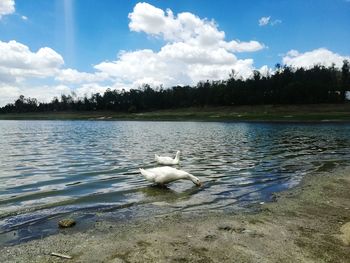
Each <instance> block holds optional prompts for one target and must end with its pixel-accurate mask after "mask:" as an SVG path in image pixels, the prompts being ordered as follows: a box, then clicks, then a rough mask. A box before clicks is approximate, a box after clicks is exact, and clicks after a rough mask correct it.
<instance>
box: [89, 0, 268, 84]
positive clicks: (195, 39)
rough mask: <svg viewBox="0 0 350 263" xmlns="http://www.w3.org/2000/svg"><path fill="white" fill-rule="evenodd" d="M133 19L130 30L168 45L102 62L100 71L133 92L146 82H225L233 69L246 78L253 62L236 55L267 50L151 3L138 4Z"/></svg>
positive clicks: (204, 21)
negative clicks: (228, 36)
mask: <svg viewBox="0 0 350 263" xmlns="http://www.w3.org/2000/svg"><path fill="white" fill-rule="evenodd" d="M129 19H130V23H129V28H130V30H131V31H135V32H143V33H146V34H147V35H150V36H154V37H158V38H161V39H163V40H164V41H165V42H166V44H165V45H164V46H163V47H161V49H160V50H159V51H153V50H149V49H144V50H137V51H124V52H121V53H120V54H119V56H118V58H117V59H116V60H115V61H111V62H109V61H108V62H102V63H100V64H98V65H96V66H95V69H97V70H99V71H100V72H103V73H106V74H108V75H109V76H110V77H112V78H114V79H115V80H117V81H119V82H122V83H125V84H127V85H129V87H133V88H135V87H137V86H139V85H140V84H142V82H143V83H148V84H151V85H160V84H163V85H164V86H172V85H184V84H196V83H197V82H198V81H202V80H216V79H225V78H227V77H228V75H229V73H230V72H231V70H232V69H235V70H236V72H237V75H238V76H241V77H244V78H246V77H249V76H250V74H251V73H252V69H253V60H252V59H245V60H239V59H238V58H237V57H236V55H235V53H238V52H255V51H258V50H261V49H263V48H264V45H263V44H261V43H259V42H258V41H255V40H251V41H247V42H243V41H239V40H231V41H226V40H225V32H223V31H220V30H219V29H218V25H217V24H216V23H215V21H213V20H208V19H205V18H204V19H201V18H199V17H198V16H196V15H194V14H192V13H189V12H183V13H179V14H177V15H175V14H174V13H173V12H172V11H171V10H170V9H167V10H165V11H164V10H162V9H160V8H157V7H155V6H152V5H150V4H148V3H138V4H136V5H135V7H134V9H133V11H132V12H131V13H130V14H129ZM140 61H142V63H140Z"/></svg>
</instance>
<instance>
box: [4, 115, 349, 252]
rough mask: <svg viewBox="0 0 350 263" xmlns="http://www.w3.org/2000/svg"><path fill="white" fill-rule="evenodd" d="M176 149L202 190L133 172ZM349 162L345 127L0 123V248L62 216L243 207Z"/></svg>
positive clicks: (45, 230) (49, 227)
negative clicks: (165, 184)
mask: <svg viewBox="0 0 350 263" xmlns="http://www.w3.org/2000/svg"><path fill="white" fill-rule="evenodd" d="M177 150H181V151H182V162H181V169H184V170H186V171H188V172H190V173H192V174H193V175H195V176H197V177H199V178H200V179H201V180H202V181H203V182H204V187H202V188H197V187H195V186H194V185H193V184H192V182H190V181H179V182H176V183H173V184H171V185H170V186H169V188H168V189H161V188H158V187H153V186H150V184H149V183H148V182H147V181H145V180H144V178H143V177H142V176H141V175H140V174H139V172H138V168H139V167H143V168H148V167H154V166H156V164H155V162H154V154H155V153H158V154H161V155H168V156H169V155H171V156H172V155H175V152H176V151H177ZM349 160H350V124H278V123H263V124H262V123H208V122H118V121H0V245H1V244H4V243H6V242H9V243H11V242H14V241H24V240H27V239H31V238H33V237H40V236H44V235H47V234H50V233H53V232H55V231H57V220H59V219H60V218H62V217H65V216H67V215H69V216H72V215H73V217H75V218H79V219H85V221H88V220H89V218H94V217H95V216H96V214H100V213H103V214H108V216H110V217H111V218H117V219H128V218H131V217H147V216H155V215H161V214H166V213H171V212H177V211H183V212H190V211H191V212H203V211H218V210H224V211H235V210H237V209H244V208H245V207H247V206H249V205H250V204H253V203H258V202H261V201H266V200H269V198H270V197H271V193H272V192H275V191H280V190H283V189H286V188H289V187H292V186H294V185H296V184H297V183H298V182H299V181H300V179H301V178H302V177H303V176H304V175H306V174H309V173H321V172H324V171H332V170H333V169H335V168H337V167H342V166H346V165H348V163H349ZM82 221H83V220H82ZM78 225H79V224H78ZM76 229H78V230H79V226H77V228H76Z"/></svg>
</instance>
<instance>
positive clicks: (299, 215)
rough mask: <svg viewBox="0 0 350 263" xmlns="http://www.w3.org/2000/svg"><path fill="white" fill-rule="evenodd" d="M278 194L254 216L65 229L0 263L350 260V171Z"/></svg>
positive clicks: (0, 256)
mask: <svg viewBox="0 0 350 263" xmlns="http://www.w3.org/2000/svg"><path fill="white" fill-rule="evenodd" d="M275 197H276V202H273V203H268V204H263V205H261V208H260V212H258V213H254V214H245V213H240V214H223V213H214V214H213V213H207V214H205V213H204V214H202V215H193V214H192V215H189V214H179V213H178V214H175V215H171V216H166V217H161V218H153V219H148V220H147V221H145V220H143V221H142V220H138V221H133V222H129V223H111V222H96V224H95V225H94V226H93V227H92V228H91V229H89V230H88V231H86V232H85V233H72V231H71V230H70V229H67V230H62V231H61V232H60V233H59V234H57V235H53V236H49V237H46V238H43V239H41V240H34V241H30V242H27V243H22V244H19V245H15V246H11V247H5V248H2V249H0V262H64V261H67V262H115V263H116V262H350V170H349V169H347V170H343V171H339V172H336V173H333V174H329V175H327V176H308V177H306V178H305V179H304V180H303V182H302V183H301V184H300V185H299V186H298V187H296V188H293V189H291V190H288V191H285V192H283V193H279V194H278V195H276V196H275ZM78 224H79V222H78ZM51 252H56V253H62V254H66V255H69V256H71V257H72V259H62V258H58V257H54V256H51V255H50V253H51Z"/></svg>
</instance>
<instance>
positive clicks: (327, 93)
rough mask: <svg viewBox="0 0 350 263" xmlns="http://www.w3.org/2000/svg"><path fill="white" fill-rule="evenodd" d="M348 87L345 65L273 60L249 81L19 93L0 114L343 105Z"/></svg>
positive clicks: (348, 67)
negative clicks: (45, 97) (47, 96)
mask: <svg viewBox="0 0 350 263" xmlns="http://www.w3.org/2000/svg"><path fill="white" fill-rule="evenodd" d="M347 91H350V65H349V61H347V60H345V61H344V62H343V66H342V68H341V69H338V68H336V67H335V65H333V66H331V67H324V66H321V65H315V66H314V67H312V68H310V69H304V68H298V69H295V68H292V67H289V66H282V65H280V64H276V66H275V71H274V73H273V74H270V75H267V76H263V75H261V74H260V72H259V71H254V73H253V76H252V77H251V78H249V79H245V80H244V79H241V78H238V77H237V76H236V73H235V72H234V71H232V72H231V74H230V76H229V78H228V79H227V80H221V81H205V82H199V83H198V84H197V85H196V86H174V87H170V88H163V87H155V88H152V87H151V86H150V85H148V84H144V85H142V86H141V87H139V88H138V89H131V90H129V91H126V90H121V91H120V90H110V89H107V90H106V92H105V93H104V94H100V93H96V94H91V95H90V96H85V97H77V96H76V94H75V93H72V94H69V95H67V94H62V95H61V97H60V98H58V97H54V98H53V99H52V101H51V102H48V103H46V102H39V101H38V100H37V99H35V98H26V97H24V96H23V95H21V96H20V97H19V98H18V99H17V100H16V101H15V102H14V103H10V104H7V105H6V106H4V107H2V108H0V113H22V112H52V111H98V110H111V111H116V112H142V111H152V110H162V109H175V108H184V107H206V106H214V107H215V106H233V105H262V104H274V105H277V104H281V105H283V104H317V103H344V102H345V101H346V92H347Z"/></svg>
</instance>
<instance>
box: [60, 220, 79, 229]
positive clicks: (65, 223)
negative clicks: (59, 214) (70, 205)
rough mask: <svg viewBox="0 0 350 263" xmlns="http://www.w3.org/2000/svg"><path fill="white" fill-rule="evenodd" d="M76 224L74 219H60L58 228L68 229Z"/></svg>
mask: <svg viewBox="0 0 350 263" xmlns="http://www.w3.org/2000/svg"><path fill="white" fill-rule="evenodd" d="M75 224H76V222H75V220H74V219H70V218H68V219H62V220H60V221H59V222H58V226H59V227H60V228H68V227H72V226H74V225H75Z"/></svg>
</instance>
